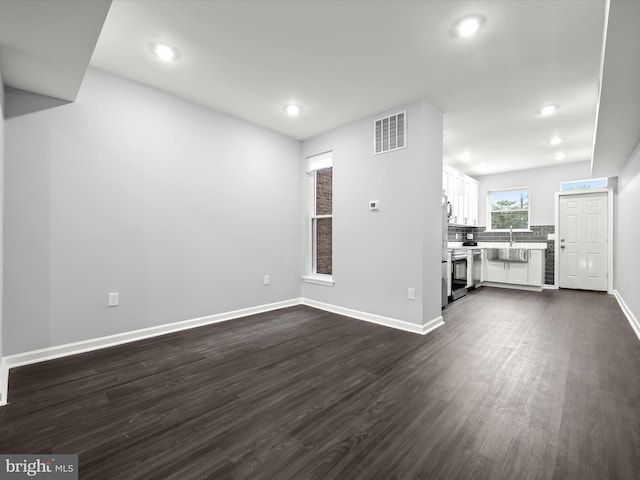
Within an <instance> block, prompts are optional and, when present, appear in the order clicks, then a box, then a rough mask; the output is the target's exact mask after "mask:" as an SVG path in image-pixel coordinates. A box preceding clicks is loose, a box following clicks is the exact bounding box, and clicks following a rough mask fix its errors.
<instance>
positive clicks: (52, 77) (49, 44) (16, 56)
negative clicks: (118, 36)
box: [0, 0, 111, 101]
mask: <svg viewBox="0 0 640 480" xmlns="http://www.w3.org/2000/svg"><path fill="white" fill-rule="evenodd" d="M110 3H111V0H92V1H90V2H78V1H75V0H49V1H42V0H20V1H8V0H0V70H2V79H3V81H4V83H5V85H8V86H10V87H15V88H19V89H22V90H28V91H30V92H35V93H38V94H40V95H47V96H50V97H56V98H61V99H63V100H69V101H73V100H75V98H76V95H77V94H78V90H79V89H80V85H81V84H82V79H83V78H84V74H85V71H86V69H87V65H88V63H89V60H90V59H91V55H92V53H93V49H94V47H95V45H96V41H97V40H98V35H99V34H100V29H101V27H102V24H103V23H104V20H105V18H106V16H107V12H108V10H109V4H110Z"/></svg>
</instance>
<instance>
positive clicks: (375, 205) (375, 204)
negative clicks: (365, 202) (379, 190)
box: [369, 200, 380, 210]
mask: <svg viewBox="0 0 640 480" xmlns="http://www.w3.org/2000/svg"><path fill="white" fill-rule="evenodd" d="M379 209H380V200H371V201H369V210H379Z"/></svg>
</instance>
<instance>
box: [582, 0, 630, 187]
mask: <svg viewBox="0 0 640 480" xmlns="http://www.w3.org/2000/svg"><path fill="white" fill-rule="evenodd" d="M638 21H640V2H638V1H614V2H611V4H610V9H609V15H608V22H607V23H608V26H607V36H606V49H605V52H606V54H605V56H604V62H603V74H602V88H601V92H600V108H599V110H598V123H597V129H596V132H597V133H596V141H595V146H594V151H593V162H592V174H593V175H594V176H595V177H613V176H617V175H618V173H619V172H620V170H621V169H622V167H623V166H624V164H625V162H626V161H627V159H629V157H630V156H631V153H632V152H633V150H634V148H636V145H638V141H639V140H640V57H638V52H637V46H639V45H640V29H639V28H638ZM632 46H634V47H632Z"/></svg>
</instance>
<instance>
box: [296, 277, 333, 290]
mask: <svg viewBox="0 0 640 480" xmlns="http://www.w3.org/2000/svg"><path fill="white" fill-rule="evenodd" d="M302 281H303V282H305V283H313V284H315V285H324V286H326V287H333V286H334V285H335V284H336V282H334V281H333V277H331V276H329V275H322V276H320V275H305V276H303V277H302Z"/></svg>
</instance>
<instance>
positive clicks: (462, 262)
mask: <svg viewBox="0 0 640 480" xmlns="http://www.w3.org/2000/svg"><path fill="white" fill-rule="evenodd" d="M481 263H482V250H480V249H479V248H454V249H453V250H452V251H451V300H452V301H453V300H457V299H458V298H460V297H463V296H465V295H466V294H467V292H468V291H469V289H470V288H475V286H476V285H477V284H478V283H480V265H481Z"/></svg>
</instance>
